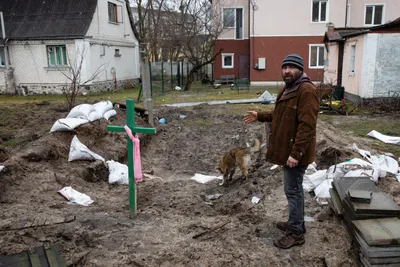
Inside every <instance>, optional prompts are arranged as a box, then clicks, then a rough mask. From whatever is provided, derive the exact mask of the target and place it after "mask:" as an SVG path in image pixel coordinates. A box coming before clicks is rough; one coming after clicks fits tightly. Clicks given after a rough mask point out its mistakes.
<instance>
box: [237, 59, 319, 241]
mask: <svg viewBox="0 0 400 267" xmlns="http://www.w3.org/2000/svg"><path fill="white" fill-rule="evenodd" d="M282 78H283V80H284V82H285V87H284V88H282V89H281V90H280V91H279V93H278V96H277V99H276V104H275V109H274V111H273V112H272V113H270V112H257V111H248V112H247V115H246V116H245V117H244V119H243V120H244V122H245V123H251V122H254V121H257V120H258V121H260V122H272V126H271V131H270V136H269V140H268V151H267V161H270V162H271V163H275V164H278V165H282V166H283V173H284V191H285V194H286V198H287V200H288V212H289V219H288V221H287V222H278V223H277V224H276V226H277V227H278V228H279V229H281V230H283V231H285V235H284V236H283V237H282V238H280V239H277V240H275V241H274V245H275V246H277V247H279V248H285V249H287V248H290V247H292V246H299V245H302V244H304V242H305V239H304V233H305V232H306V229H305V226H304V193H303V176H304V173H305V170H306V169H307V166H308V164H310V163H312V162H313V161H314V159H315V149H316V140H315V135H316V125H317V114H318V108H319V101H318V96H317V92H316V88H315V86H314V85H313V84H312V82H311V80H310V78H309V77H308V76H307V75H306V74H305V73H304V72H303V59H302V58H301V57H300V56H299V55H297V54H290V55H288V56H286V57H285V59H284V60H283V62H282Z"/></svg>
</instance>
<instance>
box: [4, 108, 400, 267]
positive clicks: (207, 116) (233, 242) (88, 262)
mask: <svg viewBox="0 0 400 267" xmlns="http://www.w3.org/2000/svg"><path fill="white" fill-rule="evenodd" d="M254 108H263V107H262V106H259V107H258V106H254V105H252V106H245V105H237V106H229V105H221V106H207V105H201V106H195V107H193V108H166V107H158V108H156V110H155V113H156V116H158V117H160V118H161V117H164V118H166V119H167V124H163V125H157V126H156V128H157V134H156V135H154V136H142V137H141V140H142V141H141V150H142V164H143V169H144V171H146V172H152V173H153V175H154V176H158V177H159V178H153V179H150V178H145V179H144V182H142V183H139V184H138V213H137V216H136V217H135V218H134V219H130V218H129V205H128V187H127V185H109V184H108V182H107V180H108V171H107V169H106V168H105V166H104V165H103V164H102V163H99V162H86V161H77V162H68V153H69V146H70V142H71V140H72V138H73V136H74V135H75V134H76V135H77V136H78V138H79V139H80V141H81V142H82V143H84V144H85V145H87V146H88V147H89V148H90V149H91V150H92V151H94V152H96V153H98V154H100V155H102V156H103V157H104V158H105V159H106V160H109V159H113V160H116V161H119V162H122V163H126V160H127V157H126V140H125V137H124V135H123V134H117V133H113V134H111V133H108V132H107V131H106V126H107V125H108V124H112V125H123V124H124V122H125V111H124V110H120V109H117V113H118V114H117V116H116V117H114V118H113V119H112V120H111V121H110V122H107V121H105V120H101V121H97V122H94V123H91V124H85V125H83V126H81V127H79V128H77V129H76V131H75V132H56V133H49V130H50V128H51V126H52V124H53V123H54V122H55V121H56V120H57V119H59V118H63V117H65V116H66V114H67V111H66V110H65V109H64V108H62V107H60V106H56V105H54V104H51V103H47V102H41V103H36V104H35V103H27V104H26V105H25V109H22V108H21V106H18V105H17V106H3V107H1V108H0V113H1V114H0V115H2V116H4V115H6V114H7V116H9V117H10V118H9V119H4V117H3V119H2V125H1V129H3V130H0V131H1V138H2V142H5V141H10V140H19V141H18V142H19V145H16V146H13V147H11V148H10V147H6V148H5V149H2V150H1V151H0V163H2V164H3V165H5V166H7V171H6V172H3V173H0V211H1V212H0V244H1V246H0V255H7V254H13V253H18V252H21V251H23V250H26V249H28V248H31V247H35V246H40V245H43V244H46V243H57V244H60V245H61V247H62V255H63V257H64V259H65V261H66V263H67V264H68V265H69V266H138V267H145V266H149V267H150V266H162V267H167V266H171V267H172V266H174V267H175V266H229V267H231V266H257V267H259V266H357V265H358V257H357V253H356V251H355V250H354V249H353V248H352V246H351V240H350V238H349V235H348V233H347V232H346V228H345V226H344V223H343V222H342V220H341V219H340V218H338V217H336V216H335V215H334V214H333V213H332V211H331V210H330V209H329V207H327V206H321V205H319V204H318V203H317V201H316V200H315V199H314V198H313V196H312V195H310V194H306V207H305V210H306V215H307V216H308V217H310V218H312V220H311V221H308V222H306V227H307V234H306V243H305V245H303V246H301V247H295V248H292V249H290V250H280V249H277V248H276V247H274V245H273V243H272V241H273V239H275V238H278V237H280V236H281V234H282V233H281V232H280V231H279V230H278V229H277V228H275V227H274V223H275V222H276V221H280V220H285V219H286V218H287V217H286V216H287V202H286V199H285V196H284V194H283V183H282V170H281V169H280V168H278V169H275V170H270V167H271V166H272V165H271V164H270V163H266V162H265V157H264V153H265V148H264V149H263V151H261V153H260V154H259V155H255V157H254V159H253V168H252V170H251V172H250V173H251V174H250V179H249V181H244V180H243V179H242V178H243V177H242V176H241V174H240V173H237V174H236V175H235V177H234V180H233V181H232V182H231V183H229V184H228V185H227V186H220V185H219V184H218V181H212V182H210V183H208V184H200V183H197V182H195V181H193V180H190V177H192V176H193V175H194V174H195V173H201V174H216V171H215V167H216V159H217V158H218V156H219V155H221V154H223V153H224V152H226V151H228V150H229V149H230V148H233V147H235V146H238V145H244V144H245V143H246V142H251V140H252V139H253V138H255V137H259V138H261V139H262V140H263V141H264V142H265V130H266V128H265V127H264V125H263V124H261V123H257V124H251V125H244V124H243V123H242V115H243V114H244V111H245V110H247V109H254ZM10 114H13V115H12V116H10ZM179 115H185V116H186V117H185V118H184V119H180V118H179ZM357 119H360V118H358V117H343V116H337V119H336V121H337V122H339V123H340V122H341V121H343V120H346V121H349V120H357ZM363 119H369V118H368V117H364V118H363ZM373 119H377V118H376V117H375V118H373ZM378 119H379V120H383V119H388V120H389V119H393V118H389V117H384V116H382V117H379V118H378ZM334 121H335V120H334ZM136 122H137V124H139V125H142V126H147V124H146V123H145V122H144V121H143V120H142V119H141V118H139V117H137V118H136ZM317 139H318V159H317V164H318V169H322V168H326V167H329V166H330V165H331V164H334V162H335V160H336V156H335V155H337V156H338V158H337V161H339V162H341V161H344V160H347V159H350V158H353V157H355V156H357V155H356V154H354V153H353V152H352V151H351V149H350V146H351V144H352V143H353V142H356V143H357V145H358V146H359V147H360V148H363V149H366V150H370V151H371V152H372V153H373V152H374V150H373V149H372V148H371V142H372V140H371V139H368V138H359V137H358V138H356V137H354V136H351V135H350V134H348V133H346V132H340V131H339V130H337V129H335V124H334V123H333V124H328V123H326V122H324V121H322V120H320V121H319V123H318V136H317ZM397 156H399V155H397ZM64 186H72V187H73V188H74V189H76V190H78V191H80V192H82V193H85V194H87V195H89V196H90V197H91V198H92V199H93V200H94V203H93V204H91V205H90V206H88V207H84V206H79V205H70V204H67V202H66V200H65V199H64V198H63V197H62V196H61V195H60V194H58V193H57V191H58V190H60V189H61V188H63V187H64ZM379 187H381V188H382V189H383V190H384V191H386V192H389V193H390V194H391V195H392V196H393V197H394V199H395V200H396V201H397V203H399V204H400V186H399V183H398V182H397V181H395V180H394V179H393V178H390V177H388V178H385V179H381V181H380V182H379ZM217 193H220V194H222V197H220V198H219V199H216V200H208V199H207V196H209V195H213V194H217ZM253 196H257V197H259V198H261V201H260V203H259V204H257V205H254V204H252V203H251V198H252V197H253ZM213 229H215V230H214V231H213ZM196 236H198V237H196Z"/></svg>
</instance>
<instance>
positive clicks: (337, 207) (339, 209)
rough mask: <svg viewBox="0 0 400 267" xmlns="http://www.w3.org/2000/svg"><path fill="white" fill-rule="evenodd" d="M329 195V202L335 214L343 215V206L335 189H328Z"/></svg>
mask: <svg viewBox="0 0 400 267" xmlns="http://www.w3.org/2000/svg"><path fill="white" fill-rule="evenodd" d="M329 194H330V195H331V202H332V205H333V206H334V210H335V212H336V214H339V215H341V214H342V213H343V206H342V202H341V201H340V197H339V195H338V193H337V191H336V190H335V188H333V187H332V188H329Z"/></svg>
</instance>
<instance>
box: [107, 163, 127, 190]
mask: <svg viewBox="0 0 400 267" xmlns="http://www.w3.org/2000/svg"><path fill="white" fill-rule="evenodd" d="M106 163H107V166H108V170H109V175H108V183H110V184H129V179H128V166H127V165H125V164H121V163H119V162H115V161H113V160H108V161H107V162H106Z"/></svg>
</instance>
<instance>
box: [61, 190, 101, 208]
mask: <svg viewBox="0 0 400 267" xmlns="http://www.w3.org/2000/svg"><path fill="white" fill-rule="evenodd" d="M58 193H60V194H61V195H63V196H64V197H65V198H66V199H68V200H69V201H70V202H71V203H77V204H80V205H83V206H89V205H90V204H92V203H93V200H92V199H91V198H90V197H89V196H88V195H85V194H83V193H80V192H78V191H76V190H75V189H73V188H72V187H70V186H66V187H64V188H63V189H61V190H60V191H58Z"/></svg>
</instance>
